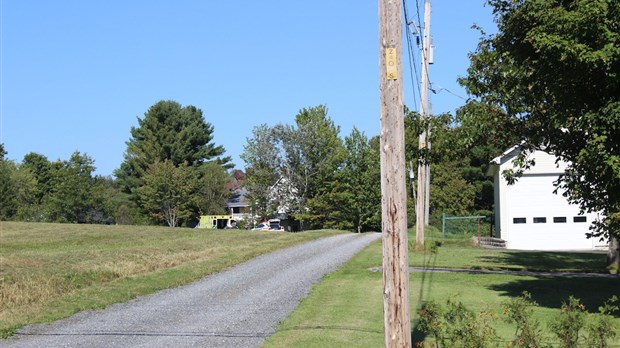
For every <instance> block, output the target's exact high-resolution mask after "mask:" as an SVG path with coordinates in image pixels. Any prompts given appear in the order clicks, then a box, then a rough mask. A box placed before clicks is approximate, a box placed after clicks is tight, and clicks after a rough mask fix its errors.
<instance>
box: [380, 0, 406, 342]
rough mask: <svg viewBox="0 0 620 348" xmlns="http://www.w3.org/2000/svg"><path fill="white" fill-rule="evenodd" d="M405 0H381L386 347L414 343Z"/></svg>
mask: <svg viewBox="0 0 620 348" xmlns="http://www.w3.org/2000/svg"><path fill="white" fill-rule="evenodd" d="M401 4H402V1H401V0H379V62H380V64H379V65H380V67H379V73H380V78H379V81H380V91H381V134H380V140H381V225H382V231H383V237H382V238H383V314H384V326H385V347H407V348H409V347H411V324H410V322H409V320H410V319H409V318H410V317H409V255H408V243H407V187H406V182H405V172H406V163H405V124H404V112H405V110H404V92H403V77H402V76H403V74H402V40H403V36H402V18H401V17H402V6H401Z"/></svg>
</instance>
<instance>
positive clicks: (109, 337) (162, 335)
mask: <svg viewBox="0 0 620 348" xmlns="http://www.w3.org/2000/svg"><path fill="white" fill-rule="evenodd" d="M380 238H381V234H379V233H364V234H361V235H359V234H344V235H337V236H334V237H329V238H325V239H321V240H318V241H313V242H309V243H306V244H303V245H299V246H295V247H291V248H288V249H284V250H280V251H276V252H274V253H271V254H267V255H263V256H260V257H257V258H255V259H252V260H250V261H248V262H246V263H244V264H241V265H239V266H236V267H234V268H232V269H230V270H229V271H226V272H223V273H218V274H215V275H212V276H209V277H206V278H204V279H202V280H200V281H197V282H195V283H192V284H189V285H186V286H183V287H179V288H175V289H170V290H165V291H161V292H158V293H156V294H153V295H150V296H144V297H140V298H138V299H135V300H133V301H130V302H127V303H123V304H117V305H112V306H110V307H108V308H107V309H105V310H100V311H88V312H82V313H79V314H76V315H74V316H72V317H70V318H67V319H64V320H59V321H57V322H54V323H52V324H50V325H32V326H28V327H25V328H23V329H20V330H19V331H18V332H17V333H16V334H15V336H14V337H12V338H10V339H7V340H0V347H88V348H95V347H258V346H260V345H261V343H262V342H263V341H264V340H265V338H266V337H268V336H270V335H271V334H273V332H274V330H275V327H276V325H277V324H278V322H280V321H281V320H283V319H285V318H286V317H287V316H288V314H289V313H290V312H291V311H293V310H294V309H295V307H297V305H298V303H299V301H300V300H301V299H303V298H304V297H306V296H307V295H308V293H309V291H310V288H311V287H312V285H313V284H315V283H317V282H318V281H319V280H320V279H321V278H322V277H323V276H324V275H325V274H327V273H329V272H332V271H334V270H336V269H337V268H338V267H340V266H341V265H342V264H343V263H344V262H346V261H347V260H349V258H351V257H352V256H353V255H355V254H356V253H357V252H358V251H360V250H361V249H362V248H364V247H365V246H367V245H368V244H370V243H371V242H373V241H375V240H377V239H380Z"/></svg>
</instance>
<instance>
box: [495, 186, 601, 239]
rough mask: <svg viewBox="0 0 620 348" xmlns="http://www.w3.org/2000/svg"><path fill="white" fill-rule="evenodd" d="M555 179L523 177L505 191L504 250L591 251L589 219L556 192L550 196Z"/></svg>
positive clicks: (589, 216)
mask: <svg viewBox="0 0 620 348" xmlns="http://www.w3.org/2000/svg"><path fill="white" fill-rule="evenodd" d="M556 179H557V175H526V176H523V177H522V178H520V179H519V181H518V182H517V183H515V184H514V185H509V186H508V188H507V190H506V201H505V202H506V210H505V213H504V214H502V215H503V217H504V218H506V219H507V220H508V221H506V222H507V224H506V225H505V226H507V228H508V229H509V231H508V232H509V233H508V235H509V240H508V245H507V247H508V248H510V249H526V250H584V249H593V246H594V240H592V239H587V238H586V236H585V233H587V232H588V228H589V226H590V223H591V222H592V219H593V217H594V216H593V215H591V214H590V215H580V214H579V209H578V207H577V206H575V205H569V204H568V202H567V200H566V198H564V197H563V196H562V194H561V192H559V193H558V194H553V190H554V186H553V181H554V180H556Z"/></svg>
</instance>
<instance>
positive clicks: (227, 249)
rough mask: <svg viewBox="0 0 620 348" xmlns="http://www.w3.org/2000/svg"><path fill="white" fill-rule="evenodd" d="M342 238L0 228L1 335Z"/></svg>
mask: <svg viewBox="0 0 620 348" xmlns="http://www.w3.org/2000/svg"><path fill="white" fill-rule="evenodd" d="M337 233H342V232H341V231H333V230H325V231H312V232H304V233H285V232H256V231H245V230H228V231H210V230H200V229H184V228H175V229H172V228H166V227H147V226H104V225H73V224H46V223H18V222H0V336H6V335H10V334H11V332H12V331H13V330H14V329H16V328H18V327H21V326H24V325H27V324H32V323H41V322H49V321H52V320H56V319H59V318H63V317H67V316H69V315H72V314H74V313H76V312H78V311H81V310H87V309H95V308H103V307H105V306H107V305H109V304H111V303H117V302H124V301H128V300H130V299H132V298H135V297H136V296H140V295H144V294H148V293H152V292H155V291H157V290H161V289H166V288H171V287H175V286H179V285H182V284H187V283H189V282H192V281H194V280H196V279H199V278H201V277H204V276H205V275H208V274H211V273H215V272H220V271H222V270H224V269H227V268H229V267H231V266H233V265H235V264H238V263H241V262H244V261H247V260H249V259H251V258H253V257H256V256H258V255H261V254H264V253H268V252H270V251H273V250H276V249H280V248H284V247H288V246H291V245H294V244H298V243H302V242H305V241H309V240H313V239H318V238H322V237H325V236H329V235H334V234H337Z"/></svg>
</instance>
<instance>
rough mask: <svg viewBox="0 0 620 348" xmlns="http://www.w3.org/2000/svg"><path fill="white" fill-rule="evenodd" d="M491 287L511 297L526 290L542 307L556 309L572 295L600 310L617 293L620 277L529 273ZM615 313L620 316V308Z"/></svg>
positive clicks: (589, 309)
mask: <svg viewBox="0 0 620 348" xmlns="http://www.w3.org/2000/svg"><path fill="white" fill-rule="evenodd" d="M489 289H491V290H495V291H498V292H500V293H501V294H502V295H503V296H509V297H519V296H521V294H522V293H523V291H527V292H529V293H530V294H531V295H532V300H534V301H536V303H538V305H539V306H540V307H547V308H556V309H559V308H560V307H561V306H562V302H568V298H569V297H570V296H573V297H575V298H578V299H579V300H580V301H581V303H582V304H583V305H585V307H586V310H587V311H588V312H590V313H598V307H599V306H602V305H603V304H604V303H605V301H607V300H608V299H610V298H611V297H612V296H613V295H616V296H617V295H618V289H620V278H581V277H537V278H535V279H532V278H531V277H527V278H525V279H522V280H515V281H511V282H508V283H504V284H494V285H490V286H489ZM614 316H615V317H620V311H616V312H615V313H614Z"/></svg>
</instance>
